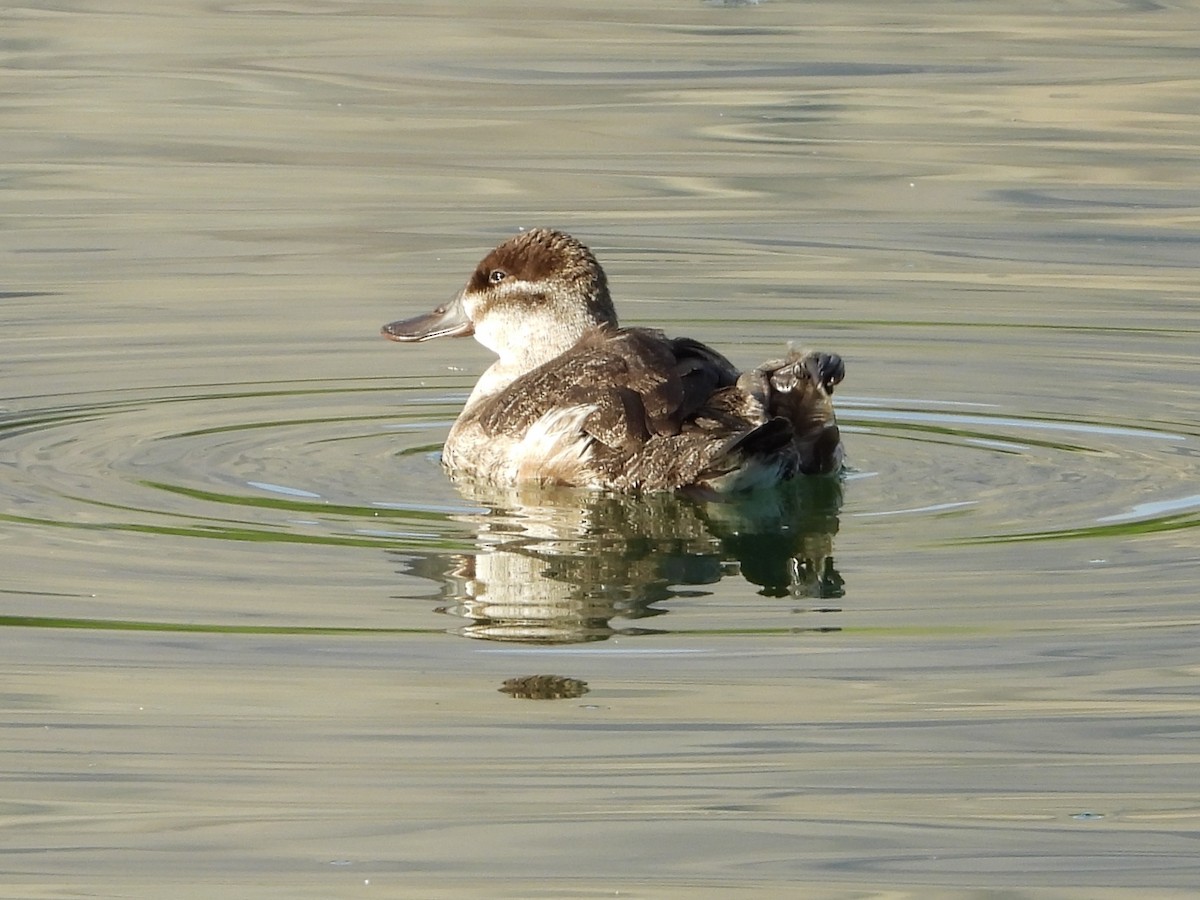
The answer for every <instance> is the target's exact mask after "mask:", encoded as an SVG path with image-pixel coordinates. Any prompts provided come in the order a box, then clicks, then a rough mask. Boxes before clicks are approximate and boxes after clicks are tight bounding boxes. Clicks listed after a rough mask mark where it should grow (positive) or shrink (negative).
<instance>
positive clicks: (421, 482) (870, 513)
mask: <svg viewBox="0 0 1200 900" xmlns="http://www.w3.org/2000/svg"><path fill="white" fill-rule="evenodd" d="M398 382H399V383H398ZM21 399H22V400H24V401H25V402H29V401H38V402H37V403H36V405H31V406H30V407H29V408H27V409H25V410H23V411H19V412H10V413H8V414H7V415H5V416H4V417H3V418H2V419H0V442H3V445H4V447H5V449H6V451H7V456H8V458H9V460H10V462H9V469H10V473H11V475H12V477H11V478H10V479H9V480H8V481H7V483H6V485H5V487H4V488H3V492H4V494H5V495H6V496H5V499H6V501H7V502H6V506H7V509H8V512H7V513H5V514H4V518H5V519H6V520H7V521H10V522H20V523H24V524H27V525H31V526H33V525H36V526H61V527H67V528H94V529H113V530H122V529H139V530H148V531H154V530H160V531H162V532H164V533H172V534H185V535H188V536H192V537H198V538H199V537H202V538H205V539H213V538H217V539H228V540H271V539H275V540H294V541H299V542H309V543H333V544H341V543H352V544H363V545H379V546H384V547H390V548H394V547H396V546H400V547H403V548H407V549H412V548H418V547H421V546H423V545H425V544H427V543H435V544H444V543H446V542H447V541H449V542H451V543H452V544H454V545H455V546H456V547H458V548H460V549H468V548H469V546H470V539H471V537H472V533H471V529H470V528H469V527H466V526H464V524H463V522H462V517H464V516H470V515H477V514H481V513H482V512H484V510H483V508H482V507H481V506H480V505H479V504H478V503H473V502H470V501H467V500H464V499H463V498H462V497H461V496H460V495H459V494H458V493H457V492H456V491H455V490H454V489H453V487H452V486H451V485H450V484H449V483H448V482H447V481H446V479H445V478H444V476H443V475H442V473H441V471H440V468H439V466H438V464H437V454H438V451H439V449H440V445H441V441H442V439H443V438H444V435H445V432H446V430H447V428H448V426H449V423H450V422H451V421H452V420H453V417H454V415H455V414H456V413H457V410H458V409H459V408H460V405H461V403H462V387H461V385H460V384H457V383H456V382H454V381H453V380H449V381H448V383H446V384H437V383H436V382H435V383H432V384H431V380H430V379H427V378H426V379H413V380H411V381H405V380H402V379H394V378H389V379H354V380H345V381H338V380H335V381H329V380H321V381H314V382H304V381H297V382H288V383H267V384H245V385H223V384H219V385H209V386H190V387H160V388H146V389H138V390H131V391H127V392H123V393H122V394H121V395H119V396H112V395H111V394H109V395H102V396H97V397H94V398H88V397H87V396H78V395H76V396H72V397H69V398H66V397H62V398H55V397H46V398H21ZM839 410H840V418H841V421H842V423H843V428H844V430H845V432H846V434H847V443H848V446H849V450H850V461H851V464H852V469H851V471H850V473H849V475H848V477H847V490H846V508H845V510H844V512H845V514H847V515H849V516H851V517H854V518H859V519H863V520H873V521H875V520H877V521H880V522H884V521H888V520H891V521H895V520H905V519H913V518H920V519H923V520H930V519H933V520H938V519H941V520H945V519H947V518H952V519H953V522H954V525H953V528H952V529H948V530H947V532H946V533H944V534H941V535H940V536H941V537H948V538H953V539H958V540H962V539H971V540H987V539H1003V538H1006V537H1007V538H1012V537H1030V536H1032V535H1039V536H1044V537H1053V536H1055V535H1059V536H1073V535H1078V534H1080V533H1084V532H1086V531H1087V530H1089V529H1091V530H1095V529H1097V528H1099V529H1112V528H1136V527H1142V528H1144V527H1147V526H1148V525H1153V526H1154V527H1162V528H1186V527H1192V526H1194V525H1195V524H1196V523H1197V510H1198V507H1200V500H1197V497H1198V496H1200V495H1197V494H1195V493H1193V492H1187V493H1186V494H1181V492H1180V491H1179V490H1178V488H1177V487H1173V486H1172V485H1173V484H1178V483H1179V481H1180V480H1184V481H1187V482H1188V483H1192V484H1194V483H1195V482H1194V479H1192V477H1191V467H1190V466H1189V465H1188V463H1189V462H1190V461H1191V459H1192V458H1193V457H1194V455H1195V454H1196V453H1197V448H1196V443H1197V440H1196V435H1195V434H1194V433H1192V431H1191V430H1189V429H1185V428H1183V427H1180V428H1178V429H1167V428H1162V427H1159V428H1150V427H1144V426H1141V425H1132V424H1126V423H1121V422H1103V421H1077V420H1065V419H1056V418H1048V417H1045V416H1034V415H1023V414H1020V413H1019V412H1015V411H1012V410H1003V409H995V408H987V407H983V406H981V405H980V404H961V403H952V402H942V401H937V400H923V399H913V398H886V397H885V398H880V397H862V398H856V397H847V398H843V399H841V400H840V403H839ZM897 442H899V444H897ZM101 513H102V514H103V515H100V514H101ZM1031 520H1038V521H1039V523H1040V524H1042V525H1044V526H1045V527H1043V528H1038V529H1036V530H1034V529H1030V528H1021V529H1009V530H1008V532H1007V533H1006V531H1005V529H1004V524H1005V523H1008V522H1012V521H1019V522H1021V523H1023V524H1025V525H1028V524H1030V521H1031Z"/></svg>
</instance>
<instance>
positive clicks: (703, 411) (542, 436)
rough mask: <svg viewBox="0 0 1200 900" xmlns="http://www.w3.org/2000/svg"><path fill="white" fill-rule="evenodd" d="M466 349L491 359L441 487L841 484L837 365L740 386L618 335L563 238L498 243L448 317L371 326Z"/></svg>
mask: <svg viewBox="0 0 1200 900" xmlns="http://www.w3.org/2000/svg"><path fill="white" fill-rule="evenodd" d="M469 334H473V335H474V336H475V339H476V340H477V341H479V342H480V343H481V344H483V345H484V346H485V347H487V348H488V349H490V350H492V351H493V352H495V353H496V354H497V356H499V357H500V358H499V359H498V360H497V361H496V362H495V363H493V364H492V366H491V367H490V368H489V369H488V370H487V371H486V372H484V373H483V375H482V377H481V378H480V379H479V382H478V383H477V384H476V385H475V389H474V390H473V391H472V392H471V396H470V397H469V398H468V400H467V404H466V406H465V407H464V408H463V411H462V413H461V414H460V415H459V417H458V420H457V421H456V422H455V423H454V427H453V428H451V429H450V435H449V437H448V438H447V439H446V446H445V448H444V450H443V453H442V462H443V464H444V465H445V467H446V469H447V471H448V472H449V473H450V474H451V476H454V477H458V476H465V477H467V478H471V479H482V480H484V481H488V482H492V483H496V484H501V485H521V484H527V483H536V484H560V485H571V486H576V487H588V488H608V489H612V490H618V491H663V490H676V489H679V488H698V489H701V490H706V491H715V492H718V493H725V492H730V491H739V490H746V489H751V488H756V487H760V486H765V485H768V484H774V483H776V482H778V481H780V480H783V479H786V478H791V477H792V476H794V475H797V474H804V475H815V474H821V475H827V474H832V473H836V472H838V471H839V470H840V469H841V466H842V456H843V451H842V443H841V437H840V435H839V433H838V427H837V424H836V421H835V419H834V413H833V401H832V396H833V388H834V385H836V384H838V383H839V382H840V381H841V380H842V377H843V375H844V374H845V367H844V366H843V364H842V360H841V358H840V357H838V356H837V355H835V354H832V353H818V352H812V351H806V352H798V351H796V350H791V351H790V352H789V353H788V355H787V358H786V359H782V360H770V361H768V362H765V363H763V364H762V365H761V366H759V367H758V368H756V369H754V371H752V372H745V373H739V372H738V370H737V369H736V368H734V366H733V364H732V363H730V362H729V360H727V359H726V358H725V357H724V356H722V355H721V354H720V353H718V352H717V351H715V350H713V349H712V348H711V347H708V346H706V345H704V344H702V343H700V342H699V341H695V340H692V339H691V338H669V337H667V336H666V335H665V334H663V332H661V331H658V330H657V329H652V328H622V327H620V326H618V325H617V314H616V312H615V311H614V310H613V304H612V300H611V298H610V297H609V293H608V281H607V279H606V278H605V275H604V270H603V269H601V268H600V264H599V263H598V262H597V261H596V258H595V257H594V256H593V255H592V252H591V251H590V250H588V248H587V247H585V246H584V245H583V244H582V243H580V242H579V241H577V240H576V239H575V238H573V237H571V236H570V235H567V234H563V233H562V232H561V231H550V230H548V229H542V228H536V229H533V230H531V231H526V232H524V233H522V234H519V235H517V236H516V237H513V238H510V239H509V240H507V241H505V242H504V243H502V244H501V245H500V246H499V247H497V248H496V249H495V250H493V251H492V252H491V253H489V254H488V255H487V256H485V257H484V258H483V261H482V262H480V263H479V265H478V266H477V267H476V268H475V272H474V274H473V275H472V276H471V278H470V280H468V281H467V284H466V286H465V287H464V288H463V289H462V290H461V291H460V292H459V294H458V296H456V297H455V298H454V299H453V300H451V301H450V302H449V303H447V304H445V305H443V306H439V307H438V308H437V309H435V310H434V311H433V312H431V313H428V314H427V315H423V316H417V317H415V318H412V319H404V320H401V321H398V322H392V323H391V324H389V325H385V326H383V336H384V337H386V338H389V339H390V340H393V341H427V340H430V339H431V338H436V337H461V336H464V335H469Z"/></svg>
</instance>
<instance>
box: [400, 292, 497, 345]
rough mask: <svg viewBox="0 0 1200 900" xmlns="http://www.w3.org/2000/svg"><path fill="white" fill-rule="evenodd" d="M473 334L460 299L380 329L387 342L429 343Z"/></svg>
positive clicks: (472, 326) (473, 327)
mask: <svg viewBox="0 0 1200 900" xmlns="http://www.w3.org/2000/svg"><path fill="white" fill-rule="evenodd" d="M474 333H475V326H474V325H473V324H472V323H471V320H470V319H469V318H468V317H467V311H466V310H465V309H463V304H462V297H461V296H460V297H455V298H454V299H453V300H451V301H450V302H449V303H446V304H444V305H442V306H439V307H438V308H437V309H435V310H434V311H433V312H429V313H425V315H423V316H414V317H413V318H411V319H401V320H400V321H398V322H389V323H388V324H387V325H384V326H383V328H381V329H380V334H382V335H383V336H384V337H385V338H387V339H388V340H389V341H406V342H407V341H429V340H433V338H439V337H464V336H466V335H469V334H474Z"/></svg>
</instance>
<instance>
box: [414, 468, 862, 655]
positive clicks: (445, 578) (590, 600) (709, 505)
mask: <svg viewBox="0 0 1200 900" xmlns="http://www.w3.org/2000/svg"><path fill="white" fill-rule="evenodd" d="M459 487H460V489H461V490H462V491H463V493H464V494H465V495H466V496H467V497H469V498H470V499H471V500H473V501H474V502H476V503H479V504H480V505H481V506H482V507H483V508H484V509H483V511H481V512H480V513H478V514H474V515H470V516H463V517H460V518H462V519H463V520H465V521H470V522H471V524H472V525H473V527H474V528H475V529H476V534H477V544H478V549H477V550H476V552H474V553H470V554H423V555H416V554H414V553H412V552H403V553H400V552H397V555H398V556H399V557H400V558H401V559H402V560H403V567H402V569H401V571H402V572H403V573H405V574H413V575H418V576H422V577H425V578H429V579H431V580H434V581H436V582H438V583H439V584H440V585H441V586H442V597H443V605H442V606H441V607H440V608H439V611H442V612H446V613H448V614H452V615H456V616H460V617H462V618H463V619H465V620H466V624H464V625H463V626H461V627H460V628H458V629H455V630H456V631H457V632H458V633H460V634H462V635H465V636H467V637H473V638H483V639H490V640H501V641H521V642H531V643H574V642H581V641H596V640H604V639H606V638H608V637H610V636H612V635H633V634H646V633H652V632H661V631H663V630H665V629H657V628H652V627H648V622H647V620H649V619H652V618H654V617H656V616H661V615H663V614H664V613H665V612H666V610H664V609H661V608H658V607H656V605H655V604H657V603H661V602H662V601H665V600H668V599H670V598H673V597H687V596H696V595H697V594H698V593H701V592H698V591H697V590H696V588H695V586H697V585H711V584H716V583H717V582H719V581H720V580H721V579H723V578H742V579H744V580H745V581H747V582H749V583H751V584H753V585H755V586H756V588H757V593H759V594H761V595H764V596H768V597H792V598H806V599H816V600H825V599H830V598H837V597H841V596H842V593H843V590H842V579H841V577H840V576H839V575H838V573H837V570H836V569H835V567H834V563H833V537H834V535H835V534H836V533H837V529H838V511H839V508H840V506H841V483H840V482H839V481H838V480H837V479H836V478H809V479H797V480H794V481H791V482H788V483H786V484H784V485H780V486H779V487H776V488H773V489H771V490H769V491H760V492H755V493H752V494H746V495H744V496H740V497H735V498H732V499H728V498H727V499H723V500H721V501H713V500H707V499H701V498H697V497H693V496H687V495H684V494H672V493H655V494H646V495H643V496H628V495H620V494H607V493H596V492H594V491H581V490H574V489H566V488H514V489H499V488H496V487H492V486H486V487H485V486H480V485H475V484H460V485H459ZM818 605H819V604H818ZM614 620H618V621H619V622H621V623H622V624H620V625H617V624H614ZM822 630H825V629H822Z"/></svg>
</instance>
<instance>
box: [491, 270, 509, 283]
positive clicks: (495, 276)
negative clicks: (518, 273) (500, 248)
mask: <svg viewBox="0 0 1200 900" xmlns="http://www.w3.org/2000/svg"><path fill="white" fill-rule="evenodd" d="M507 277H508V273H507V272H505V271H504V270H503V269H492V274H490V275H489V276H488V281H490V282H491V283H492V284H499V283H500V282H502V281H503V280H504V279H505V278H507Z"/></svg>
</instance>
